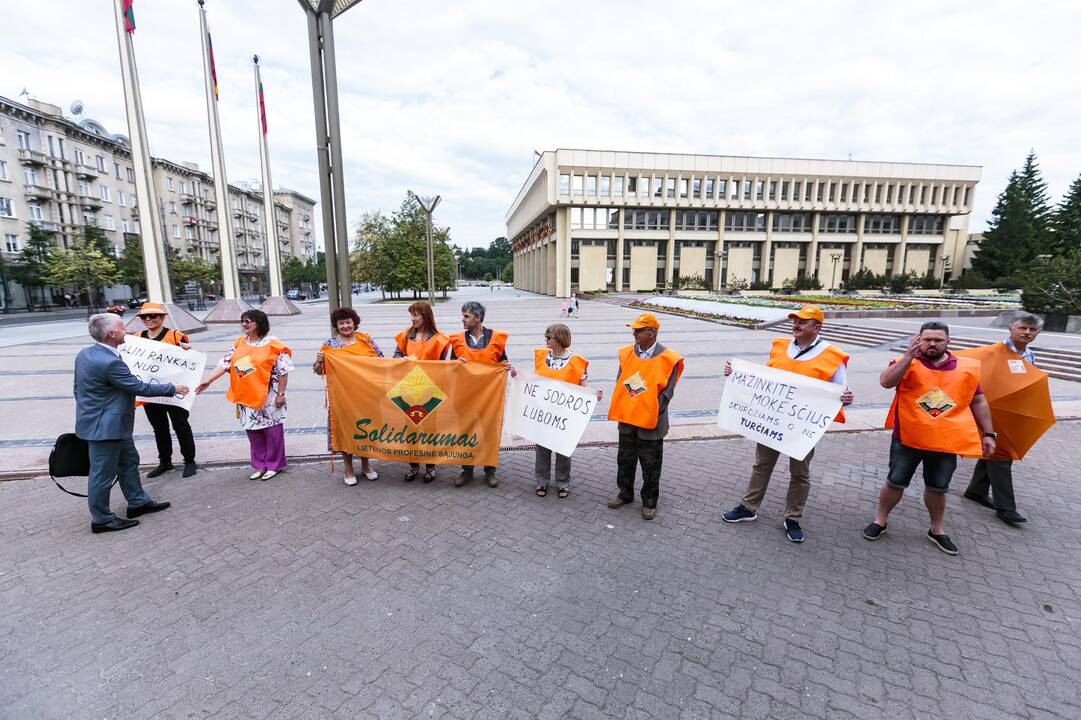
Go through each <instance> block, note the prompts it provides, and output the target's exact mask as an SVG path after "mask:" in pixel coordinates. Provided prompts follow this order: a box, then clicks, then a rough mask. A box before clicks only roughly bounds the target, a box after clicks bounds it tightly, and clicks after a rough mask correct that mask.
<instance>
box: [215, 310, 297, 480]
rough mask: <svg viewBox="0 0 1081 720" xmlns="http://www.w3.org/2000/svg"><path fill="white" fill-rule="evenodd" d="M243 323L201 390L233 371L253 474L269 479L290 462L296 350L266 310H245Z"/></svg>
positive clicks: (233, 393)
mask: <svg viewBox="0 0 1081 720" xmlns="http://www.w3.org/2000/svg"><path fill="white" fill-rule="evenodd" d="M240 327H241V329H243V330H244V334H243V335H241V336H240V337H238V338H237V339H236V340H234V341H233V346H232V347H231V348H230V349H229V352H227V353H226V354H225V357H224V358H222V360H221V362H220V363H219V364H218V367H217V369H215V370H214V372H212V373H211V374H210V376H209V377H207V379H206V380H204V381H203V382H202V384H201V385H199V387H198V388H197V389H196V391H195V392H196V393H202V392H203V391H204V390H206V389H207V388H208V387H210V384H211V383H213V382H214V381H215V380H217V379H218V378H220V377H221V376H222V375H225V374H226V373H229V390H228V391H227V392H226V393H225V397H226V399H227V400H229V402H232V403H235V404H236V410H237V417H238V418H239V419H240V427H242V428H243V429H244V430H245V432H246V433H247V434H248V445H249V447H250V449H251V467H252V470H253V472H252V473H251V475H249V476H248V478H249V479H251V480H269V479H270V478H272V477H274V476H275V475H277V474H278V473H280V472H281V471H282V470H284V469H285V466H286V458H285V426H284V424H285V420H286V416H287V413H288V411H289V406H288V405H287V404H286V401H285V389H286V386H287V385H288V384H289V373H291V372H292V371H293V351H292V350H290V349H289V347H288V346H286V345H285V343H283V342H282V341H281V340H279V339H278V338H276V337H274V336H273V335H271V334H270V319H269V318H267V316H266V313H264V312H263V311H261V310H246V311H245V312H244V313H243V314H241V316H240Z"/></svg>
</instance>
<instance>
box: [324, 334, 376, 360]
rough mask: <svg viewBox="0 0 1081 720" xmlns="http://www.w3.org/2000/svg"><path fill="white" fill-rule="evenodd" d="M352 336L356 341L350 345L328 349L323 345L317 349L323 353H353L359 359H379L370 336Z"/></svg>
mask: <svg viewBox="0 0 1081 720" xmlns="http://www.w3.org/2000/svg"><path fill="white" fill-rule="evenodd" d="M353 336H354V337H355V338H356V339H357V341H356V342H355V343H353V344H352V345H346V346H345V347H340V348H336V347H330V346H329V345H327V344H326V343H324V344H323V345H322V346H321V347H320V348H319V349H320V350H322V351H323V352H325V353H326V352H341V353H353V354H354V355H360V356H361V357H379V354H378V353H377V352H376V351H375V346H374V345H372V336H371V335H368V334H367V333H362V332H358V333H353Z"/></svg>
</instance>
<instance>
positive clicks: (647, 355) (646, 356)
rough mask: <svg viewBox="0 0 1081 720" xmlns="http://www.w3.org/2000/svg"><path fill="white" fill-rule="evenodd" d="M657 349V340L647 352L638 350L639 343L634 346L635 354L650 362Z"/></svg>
mask: <svg viewBox="0 0 1081 720" xmlns="http://www.w3.org/2000/svg"><path fill="white" fill-rule="evenodd" d="M656 349H657V341H656V340H654V341H653V344H652V345H650V346H649V347H648V348H646V349H645V350H639V349H638V343H635V344H634V352H635V354H637V355H638V357H640V358H642V359H643V360H649V359H650V358H651V357H653V351H654V350H656Z"/></svg>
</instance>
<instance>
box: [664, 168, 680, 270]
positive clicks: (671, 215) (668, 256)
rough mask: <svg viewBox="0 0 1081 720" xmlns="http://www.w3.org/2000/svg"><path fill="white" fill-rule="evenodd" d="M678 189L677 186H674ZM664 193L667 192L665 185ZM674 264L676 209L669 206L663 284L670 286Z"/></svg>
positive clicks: (666, 182)
mask: <svg viewBox="0 0 1081 720" xmlns="http://www.w3.org/2000/svg"><path fill="white" fill-rule="evenodd" d="M664 183H665V185H667V184H668V179H667V178H665V180H664ZM676 189H677V190H678V189H679V188H678V187H677V188H676ZM664 192H665V193H667V192H668V188H667V187H666V188H665V190H664ZM675 265H676V210H675V208H671V209H669V210H668V246H667V248H665V253H664V284H665V286H667V287H669V288H671V287H672V275H673V272H675V269H676V268H675Z"/></svg>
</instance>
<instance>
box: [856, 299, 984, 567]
mask: <svg viewBox="0 0 1081 720" xmlns="http://www.w3.org/2000/svg"><path fill="white" fill-rule="evenodd" d="M949 342H950V329H949V327H948V326H947V325H946V324H945V323H941V322H938V321H936V320H932V321H930V322H926V323H924V324H923V326H922V327H921V328H920V332H919V334H918V335H916V336H915V337H913V338H912V340H911V342H909V344H908V349H907V350H905V354H904V355H902V356H901V357H900V358H897V359H896V360H893V361H891V362H890V364H889V367H887V368H886V369H885V370H883V371H882V375H881V376H880V377H879V383H880V384H881V385H882V387H884V388H897V392H896V394H895V395H894V397H893V404H892V405H891V406H890V409H889V413H888V415H887V416H886V427H892V428H893V439H892V440H891V441H890V466H889V473H888V474H887V475H886V482H885V484H883V485H882V489H881V490H880V491H879V493H878V509H877V511H876V512H875V519H874V521H873V522H872V523H871V524H870V525H868V526H867V527H866V528H864V530H863V536H864V537H865V538H867V539H868V540H878V539H879V538H880V537H882V535H883V534H884V533H885V532H886V522H887V519H888V518H889V514H890V511H891V510H893V508H894V507H895V506H896V505H897V503H899V502H900V501H901V497H902V496H903V495H904V492H905V488H907V487H908V484H909V482H911V480H912V476H913V475H914V474H915V473H916V468H917V467H918V466H919V465H920V463H923V486H924V489H923V501H924V503H925V504H926V505H927V511H928V513H930V515H931V529H930V530H928V531H927V539H928V540H930V541H931V542H932V543H934V544H935V546H936V547H937V548H938V549H939V550H941V551H942V552H944V553H946V554H947V555H957V554H958V552H959V551H958V549H957V545H955V544H954V543H953V541H952V540H950V537H949V536H948V535H946V531H945V528H944V521H945V517H946V493H948V492H949V489H950V480H951V479H952V478H953V471H954V470H955V469H956V468H957V456H958V455H965V456H967V457H979V456H980V455H983V456H988V455H991V454H993V453H994V452H995V438H996V436H995V433H994V431H993V430H992V424H991V410H990V408H989V407H988V404H987V400H986V398H984V396H983V390H982V389H981V388H980V363H979V361H978V360H972V359H969V358H962V357H957V356H955V355H953V354H952V353H950V352H949V350H947V346H948V345H949ZM913 361H915V362H913ZM981 432H982V437H981Z"/></svg>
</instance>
